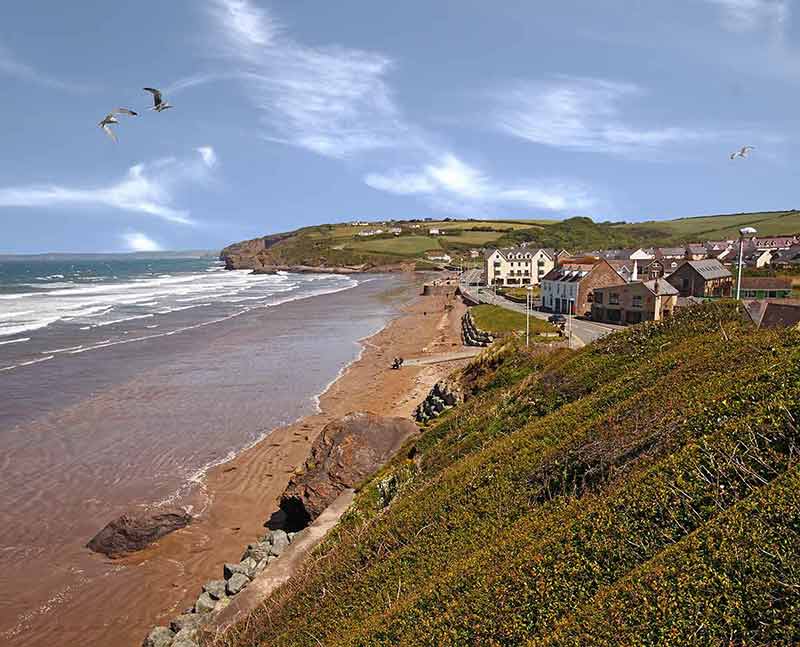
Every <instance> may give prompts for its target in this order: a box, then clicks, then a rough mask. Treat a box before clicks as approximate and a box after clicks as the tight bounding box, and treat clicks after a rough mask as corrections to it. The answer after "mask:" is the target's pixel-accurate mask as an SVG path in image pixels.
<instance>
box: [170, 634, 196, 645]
mask: <svg viewBox="0 0 800 647" xmlns="http://www.w3.org/2000/svg"><path fill="white" fill-rule="evenodd" d="M170 647H199V645H198V644H197V642H196V641H195V640H194V639H192V638H188V637H186V638H178V637H177V636H176V637H175V640H174V642H173V643H172V645H170Z"/></svg>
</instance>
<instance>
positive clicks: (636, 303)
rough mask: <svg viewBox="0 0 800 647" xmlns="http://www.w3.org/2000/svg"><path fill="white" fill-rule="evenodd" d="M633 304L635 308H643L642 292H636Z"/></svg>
mask: <svg viewBox="0 0 800 647" xmlns="http://www.w3.org/2000/svg"><path fill="white" fill-rule="evenodd" d="M631 305H632V306H633V307H634V308H641V307H642V296H641V295H640V294H635V295H634V296H633V300H632V302H631Z"/></svg>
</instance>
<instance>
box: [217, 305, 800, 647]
mask: <svg viewBox="0 0 800 647" xmlns="http://www.w3.org/2000/svg"><path fill="white" fill-rule="evenodd" d="M453 379H454V380H457V382H458V384H459V389H460V391H459V392H460V393H461V395H462V398H463V402H461V403H458V402H457V401H455V400H454V404H455V406H453V407H451V408H450V409H448V410H447V411H446V412H444V413H443V414H442V415H440V416H439V417H438V418H436V420H435V421H434V422H433V423H432V424H431V425H430V426H428V427H427V428H426V429H425V430H424V431H423V433H422V434H421V435H420V436H418V437H416V438H415V439H413V440H412V441H411V442H410V443H409V444H408V445H407V446H406V447H405V449H404V450H403V451H402V452H401V453H400V454H399V455H398V456H396V457H395V458H394V459H393V460H392V461H391V462H390V463H389V465H388V466H387V467H386V468H384V469H383V470H381V471H380V472H379V473H378V474H377V475H375V477H373V478H371V479H368V480H367V481H366V482H364V483H363V484H362V485H361V486H360V488H359V491H358V493H357V495H356V498H355V501H354V503H353V506H352V507H351V509H350V510H349V511H348V513H346V514H345V515H344V517H342V520H341V521H340V523H339V525H338V527H337V528H335V529H334V530H333V531H332V532H331V534H330V535H329V536H328V537H327V538H326V540H325V541H324V543H323V544H322V546H320V548H319V549H318V550H317V551H316V553H315V554H314V556H313V558H312V559H310V560H308V564H307V565H306V566H305V567H304V568H303V569H301V572H300V573H298V575H297V576H296V577H295V578H294V579H293V580H292V581H291V582H289V583H288V584H287V585H286V586H285V587H284V588H283V589H282V590H281V591H280V594H278V595H275V596H273V597H272V598H271V599H270V600H268V601H267V602H266V603H265V604H264V605H263V606H262V607H260V608H259V609H257V610H256V611H254V612H253V613H252V614H251V615H250V616H249V617H248V618H247V619H246V621H244V622H242V623H241V624H239V625H237V626H235V627H233V628H232V629H231V630H229V631H228V632H227V633H226V634H224V635H222V636H220V637H218V638H217V639H216V640H215V641H214V643H213V644H215V645H218V646H222V645H225V646H229V647H233V646H240V645H254V646H255V645H260V646H264V647H266V646H267V645H269V646H270V647H273V646H274V647H280V646H289V645H293V646H308V647H314V646H316V645H320V644H324V645H326V646H327V647H335V646H344V645H387V646H388V645H442V646H454V647H455V646H456V645H529V646H532V645H550V646H555V645H578V644H592V645H609V646H611V645H621V644H625V645H632V644H648V645H649V644H675V645H677V644H681V645H684V644H692V645H711V644H726V645H727V644H737V645H738V644H764V645H766V644H770V645H777V644H793V643H794V642H795V641H796V639H797V636H798V635H800V620H798V618H800V614H798V613H797V610H798V608H800V593H798V591H800V525H798V521H797V520H798V518H800V460H799V459H798V446H800V429H799V428H798V423H797V421H798V419H799V418H800V334H799V333H797V332H796V331H791V330H758V329H756V328H754V327H753V326H752V325H751V324H749V323H748V322H747V321H746V320H745V319H744V318H743V317H742V313H741V311H740V309H739V308H738V306H737V305H736V304H732V303H729V304H725V303H722V304H707V305H703V306H697V307H695V308H691V309H686V310H683V311H681V312H680V313H679V314H677V315H676V316H675V317H673V318H672V319H670V320H668V321H666V322H661V323H655V324H645V325H641V326H636V327H633V328H631V329H628V330H626V331H624V332H620V333H615V334H613V335H609V336H608V337H606V338H603V339H602V340H600V341H598V342H596V343H594V344H592V345H589V346H587V347H585V348H583V349H581V350H580V351H570V350H567V349H559V350H556V351H554V352H552V353H541V352H540V353H538V354H530V353H527V352H526V351H525V349H524V348H521V347H519V346H518V345H516V344H515V343H514V342H509V343H508V344H507V345H506V346H503V347H500V348H498V347H497V346H494V347H492V348H490V349H488V350H487V351H486V352H485V353H484V354H483V355H482V356H481V357H480V359H479V360H478V361H477V362H475V363H473V364H472V365H470V366H469V367H468V368H467V369H465V370H464V371H463V372H462V373H461V374H459V375H456V376H454V377H453ZM456 400H457V399H456Z"/></svg>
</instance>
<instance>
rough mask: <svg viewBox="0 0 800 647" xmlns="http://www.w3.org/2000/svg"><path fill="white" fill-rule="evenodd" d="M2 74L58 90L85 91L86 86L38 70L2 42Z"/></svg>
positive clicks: (0, 58) (0, 56)
mask: <svg viewBox="0 0 800 647" xmlns="http://www.w3.org/2000/svg"><path fill="white" fill-rule="evenodd" d="M0 75H5V76H11V77H14V78H17V79H22V80H23V81H29V82H31V83H36V84H37V85H41V86H44V87H47V88H54V89H57V90H67V91H70V92H84V91H86V89H87V88H86V87H85V86H83V85H81V84H77V83H66V82H64V81H60V80H59V79H56V78H53V77H52V76H48V75H47V74H44V73H42V72H40V71H39V70H37V69H36V68H35V67H33V66H31V65H28V64H27V63H23V62H22V61H20V60H19V59H18V58H17V57H15V56H14V55H13V54H12V52H11V51H9V50H8V49H7V48H5V47H3V45H2V44H1V43H0Z"/></svg>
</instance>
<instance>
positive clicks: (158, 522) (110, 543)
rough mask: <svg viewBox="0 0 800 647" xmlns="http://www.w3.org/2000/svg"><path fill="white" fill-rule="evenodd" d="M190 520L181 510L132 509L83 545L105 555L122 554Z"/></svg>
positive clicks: (186, 523) (188, 522) (146, 544)
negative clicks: (132, 510)
mask: <svg viewBox="0 0 800 647" xmlns="http://www.w3.org/2000/svg"><path fill="white" fill-rule="evenodd" d="M191 521H192V516H191V515H190V514H189V513H187V512H185V511H184V510H169V511H163V510H153V511H149V512H132V513H128V514H124V515H122V516H121V517H120V518H119V519H115V520H114V521H112V522H111V523H109V524H108V525H107V526H106V527H105V528H103V529H102V530H101V531H100V532H98V533H97V534H96V535H95V536H94V537H92V538H91V540H89V543H88V544H86V546H87V548H90V549H91V550H93V551H94V552H96V553H102V554H103V555H107V556H108V557H122V556H124V555H127V554H129V553H134V552H136V551H138V550H141V549H142V548H144V547H145V546H148V545H149V544H152V543H153V542H154V541H157V540H158V539H160V538H161V537H163V536H164V535H168V534H169V533H171V532H174V531H176V530H179V529H180V528H183V527H185V526H188V525H189V524H190V523H191Z"/></svg>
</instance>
